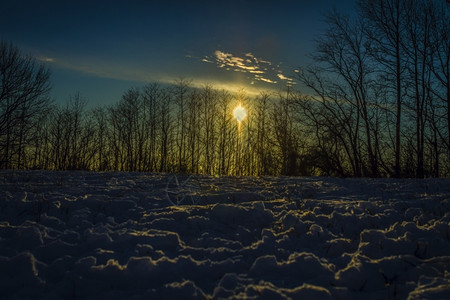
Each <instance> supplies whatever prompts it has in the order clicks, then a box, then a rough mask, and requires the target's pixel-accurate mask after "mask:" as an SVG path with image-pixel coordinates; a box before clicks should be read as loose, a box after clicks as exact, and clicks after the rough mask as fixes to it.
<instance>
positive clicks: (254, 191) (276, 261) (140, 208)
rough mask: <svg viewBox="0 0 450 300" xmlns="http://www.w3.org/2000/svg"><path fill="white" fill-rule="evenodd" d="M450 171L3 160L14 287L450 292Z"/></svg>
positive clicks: (3, 269)
mask: <svg viewBox="0 0 450 300" xmlns="http://www.w3.org/2000/svg"><path fill="white" fill-rule="evenodd" d="M449 223H450V179H424V180H416V179H338V178H320V177H304V178H303V177H300V178H295V177H212V176H200V175H195V176H187V175H178V176H175V175H173V174H149V173H112V172H105V173H97V172H81V171H73V172H51V171H2V172H0V290H1V291H2V294H3V296H4V297H6V298H8V299H24V298H25V299H27V298H33V299H41V298H42V299H44V298H45V299H52V298H53V299H60V298H64V299H72V298H73V299H75V298H76V299H108V298H110V299H117V298H122V299H181V298H183V299H210V298H212V299H289V298H291V299H367V300H368V299H450V226H449Z"/></svg>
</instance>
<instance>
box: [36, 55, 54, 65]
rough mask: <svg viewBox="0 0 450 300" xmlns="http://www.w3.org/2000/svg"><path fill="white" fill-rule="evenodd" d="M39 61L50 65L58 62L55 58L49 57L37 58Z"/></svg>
mask: <svg viewBox="0 0 450 300" xmlns="http://www.w3.org/2000/svg"><path fill="white" fill-rule="evenodd" d="M37 60H40V61H43V62H49V63H53V62H55V61H56V60H55V59H54V58H53V57H47V56H39V57H37Z"/></svg>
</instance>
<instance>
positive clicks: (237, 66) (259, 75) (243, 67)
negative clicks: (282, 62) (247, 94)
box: [201, 50, 293, 85]
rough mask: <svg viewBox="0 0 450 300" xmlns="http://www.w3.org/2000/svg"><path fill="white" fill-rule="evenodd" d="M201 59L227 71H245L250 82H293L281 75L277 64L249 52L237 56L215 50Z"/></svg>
mask: <svg viewBox="0 0 450 300" xmlns="http://www.w3.org/2000/svg"><path fill="white" fill-rule="evenodd" d="M201 61H202V62H206V63H213V64H216V66H217V67H218V68H221V69H224V70H227V71H234V72H242V73H247V74H248V78H249V80H250V84H255V82H256V81H260V82H265V83H270V84H276V83H279V82H286V83H287V84H290V85H292V84H293V81H292V79H290V78H288V77H286V76H285V75H283V72H282V71H281V69H280V66H279V65H276V66H274V64H273V63H272V62H271V61H269V60H266V59H262V58H259V57H256V56H255V55H254V54H253V53H251V52H248V53H245V54H243V55H240V56H239V55H235V54H231V53H227V52H224V51H221V50H216V51H214V54H213V55H207V56H204V57H202V58H201Z"/></svg>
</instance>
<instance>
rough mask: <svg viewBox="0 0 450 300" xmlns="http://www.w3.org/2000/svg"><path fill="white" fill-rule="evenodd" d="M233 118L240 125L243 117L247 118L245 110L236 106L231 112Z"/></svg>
mask: <svg viewBox="0 0 450 300" xmlns="http://www.w3.org/2000/svg"><path fill="white" fill-rule="evenodd" d="M233 116H234V118H235V119H236V120H237V121H238V122H239V123H240V122H242V121H243V120H244V119H245V117H246V116H247V110H246V109H245V108H243V107H242V106H241V104H239V105H238V106H236V107H235V108H234V110H233Z"/></svg>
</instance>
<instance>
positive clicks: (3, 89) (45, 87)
mask: <svg viewBox="0 0 450 300" xmlns="http://www.w3.org/2000/svg"><path fill="white" fill-rule="evenodd" d="M49 78H50V73H49V70H48V69H47V68H46V67H45V66H44V65H42V64H38V63H37V62H36V60H35V59H34V58H32V57H31V56H25V55H23V54H22V53H21V52H20V51H19V49H18V48H17V47H16V46H14V45H13V44H12V43H7V42H5V41H0V168H11V167H23V165H24V164H23V155H24V154H25V147H26V146H27V145H28V144H29V142H30V140H29V138H30V132H31V129H32V128H33V125H36V123H34V124H33V117H34V116H36V115H37V114H38V112H39V111H41V110H43V109H46V107H47V106H48V103H49V99H48V96H47V95H48V92H49V91H50V83H49ZM14 159H15V162H14V161H13V160H14Z"/></svg>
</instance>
